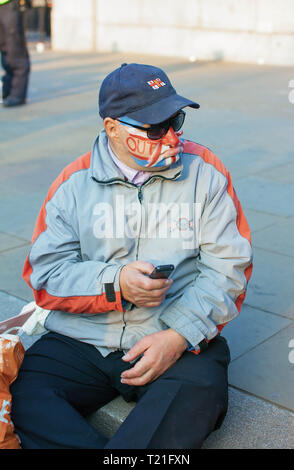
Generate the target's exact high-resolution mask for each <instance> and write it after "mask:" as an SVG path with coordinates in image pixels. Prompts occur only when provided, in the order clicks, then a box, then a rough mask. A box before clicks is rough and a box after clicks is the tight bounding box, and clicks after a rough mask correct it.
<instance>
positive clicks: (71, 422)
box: [11, 332, 230, 449]
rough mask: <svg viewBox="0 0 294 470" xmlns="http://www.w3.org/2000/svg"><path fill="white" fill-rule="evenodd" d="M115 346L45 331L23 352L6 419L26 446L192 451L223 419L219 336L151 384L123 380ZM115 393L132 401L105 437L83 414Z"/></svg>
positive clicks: (224, 352)
mask: <svg viewBox="0 0 294 470" xmlns="http://www.w3.org/2000/svg"><path fill="white" fill-rule="evenodd" d="M122 355H123V353H122V352H120V351H116V352H114V353H111V354H109V355H108V356H106V358H103V357H102V355H101V354H100V353H99V352H98V351H97V349H96V348H95V347H94V346H92V345H88V344H85V343H81V342H79V341H77V340H74V339H71V338H68V337H65V336H63V335H60V334H56V333H52V332H50V333H48V334H46V335H44V336H43V337H42V338H41V339H40V340H38V341H37V342H36V343H35V344H33V345H32V346H31V348H29V349H28V351H27V352H26V355H25V358H24V361H23V364H22V366H21V369H20V372H19V375H18V378H17V379H16V381H15V382H14V383H13V384H12V386H11V393H12V414H11V417H12V421H13V423H14V426H15V430H16V433H17V434H18V435H19V437H20V439H21V446H22V447H23V448H25V449H103V448H105V449H193V448H200V447H201V446H202V443H203V441H204V440H205V438H206V437H207V436H208V435H209V434H210V433H211V432H212V431H213V430H214V429H217V428H218V427H219V426H220V424H221V423H222V421H223V419H224V417H225V414H226V410H227V395H228V394H227V392H228V383H227V367H228V363H229V361H230V353H229V349H228V346H227V343H226V340H225V339H224V338H222V337H217V338H215V339H214V340H213V341H212V342H211V343H210V345H209V348H208V349H207V350H206V351H205V352H203V353H201V354H200V355H198V356H196V355H195V354H193V353H191V352H185V353H184V354H183V355H182V357H181V358H180V359H179V360H178V361H177V362H176V363H175V364H174V365H173V366H172V367H170V368H169V369H168V370H167V371H166V372H165V373H164V374H162V375H161V376H160V377H159V378H158V379H157V380H155V381H154V382H152V383H150V384H147V385H145V386H140V387H135V386H129V385H126V384H122V383H121V382H120V374H121V372H122V371H123V370H125V369H126V368H129V367H131V365H129V364H126V363H125V362H124V361H122V359H121V357H122ZM118 394H121V395H122V396H123V397H124V398H125V399H126V400H127V401H136V402H137V403H136V406H135V407H134V409H133V410H132V411H131V413H130V414H129V416H128V417H127V418H126V420H125V421H124V422H123V424H122V425H121V426H120V428H119V429H118V431H117V432H116V434H115V435H114V436H113V437H112V438H111V439H110V440H107V439H106V438H105V437H104V436H102V435H101V434H100V433H99V432H98V431H97V430H96V429H94V428H93V427H92V426H91V425H90V424H89V423H88V422H87V420H86V419H85V418H86V416H87V415H88V414H90V413H91V412H93V411H95V410H97V409H98V408H99V407H101V406H103V405H105V404H106V403H107V402H109V401H110V400H112V399H113V398H115V397H116V396H117V395H118Z"/></svg>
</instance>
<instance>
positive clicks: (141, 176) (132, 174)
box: [108, 141, 151, 186]
mask: <svg viewBox="0 0 294 470" xmlns="http://www.w3.org/2000/svg"><path fill="white" fill-rule="evenodd" d="M108 152H109V155H110V156H111V158H112V160H113V162H114V163H115V164H116V166H117V167H118V169H119V170H120V171H121V172H122V174H123V175H124V176H125V177H126V178H127V179H128V180H129V181H131V182H132V183H134V184H136V185H137V186H141V184H143V183H144V182H145V181H146V180H147V179H148V178H149V176H150V175H151V172H150V171H149V172H148V171H138V170H134V168H130V167H129V166H127V165H126V164H125V163H123V162H122V161H121V160H119V158H117V156H116V155H115V154H114V152H113V151H112V149H111V147H110V144H109V141H108Z"/></svg>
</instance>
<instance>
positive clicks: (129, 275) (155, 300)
mask: <svg viewBox="0 0 294 470" xmlns="http://www.w3.org/2000/svg"><path fill="white" fill-rule="evenodd" d="M153 269H154V266H153V264H152V263H149V262H147V261H133V262H132V263H129V264H126V265H125V266H124V267H123V268H122V269H121V272H120V278H119V283H120V290H121V294H122V297H123V298H124V299H125V300H127V301H128V302H131V303H132V304H134V305H136V306H137V307H158V306H159V305H160V304H161V303H162V302H163V300H164V299H165V296H166V293H167V291H168V289H169V288H170V286H171V284H172V280H171V279H150V278H149V277H148V276H146V274H149V275H150V274H151V273H152V271H153Z"/></svg>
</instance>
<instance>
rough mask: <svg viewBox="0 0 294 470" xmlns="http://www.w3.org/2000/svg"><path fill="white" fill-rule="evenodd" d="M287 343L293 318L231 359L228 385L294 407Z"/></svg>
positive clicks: (293, 336)
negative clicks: (256, 344)
mask: <svg viewBox="0 0 294 470" xmlns="http://www.w3.org/2000/svg"><path fill="white" fill-rule="evenodd" d="M290 341H291V343H290ZM289 344H290V345H291V344H294V323H293V322H292V323H291V325H289V326H287V327H286V328H284V329H283V330H281V331H279V332H278V333H276V334H275V335H273V336H272V337H271V338H269V339H267V340H266V341H264V342H263V343H261V344H259V345H258V346H256V347H255V348H253V349H251V350H250V351H249V352H247V353H246V354H244V355H243V356H241V357H239V358H237V359H236V360H235V361H233V362H232V363H231V364H230V367H229V383H230V385H232V386H234V387H237V388H238V389H241V390H245V391H247V392H249V393H251V394H253V395H255V396H258V397H261V398H263V399H266V400H269V401H271V402H274V403H276V404H278V405H280V406H282V407H284V408H287V409H289V410H291V411H294V394H293V390H294V361H293V362H290V361H291V360H292V356H291V354H293V353H292V352H291V351H293V349H294V346H293V347H292V348H291V347H289Z"/></svg>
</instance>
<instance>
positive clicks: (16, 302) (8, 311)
mask: <svg viewBox="0 0 294 470" xmlns="http://www.w3.org/2000/svg"><path fill="white" fill-rule="evenodd" d="M26 304H27V302H26V301H25V300H21V299H18V298H17V297H14V296H12V295H9V294H7V293H6V292H2V291H0V321H3V320H7V318H10V317H13V316H15V315H18V314H19V313H20V312H21V310H22V308H23V307H24V306H25V305H26Z"/></svg>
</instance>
